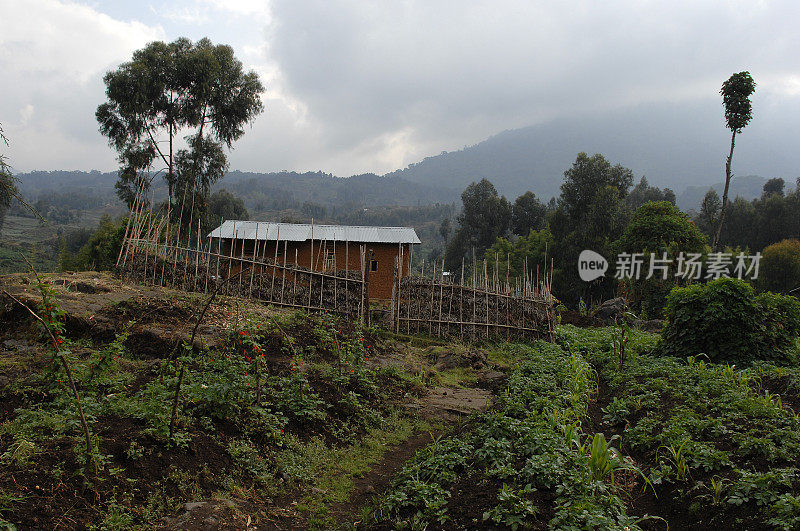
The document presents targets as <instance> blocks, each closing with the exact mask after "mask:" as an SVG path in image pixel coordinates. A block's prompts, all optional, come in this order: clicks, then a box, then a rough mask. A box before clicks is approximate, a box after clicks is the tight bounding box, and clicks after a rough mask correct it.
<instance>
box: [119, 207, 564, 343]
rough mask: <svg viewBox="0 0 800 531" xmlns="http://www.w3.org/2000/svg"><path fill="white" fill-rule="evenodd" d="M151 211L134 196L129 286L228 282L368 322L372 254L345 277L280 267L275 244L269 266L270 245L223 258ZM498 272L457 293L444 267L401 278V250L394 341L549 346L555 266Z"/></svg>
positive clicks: (279, 301) (238, 292) (126, 264)
mask: <svg viewBox="0 0 800 531" xmlns="http://www.w3.org/2000/svg"><path fill="white" fill-rule="evenodd" d="M145 202H146V201H144V200H143V197H142V194H137V197H136V200H135V202H134V205H133V208H132V209H131V215H130V217H129V220H128V225H127V226H126V230H125V236H124V239H123V245H122V248H121V250H120V253H119V256H118V259H117V270H118V272H119V273H120V274H121V276H122V277H123V279H125V278H129V279H135V280H136V281H137V282H140V283H144V284H152V285H154V286H155V285H158V286H162V287H171V288H175V289H181V290H185V291H195V292H203V293H207V292H209V291H211V290H213V289H215V287H216V286H217V283H219V282H222V281H223V279H230V280H228V281H227V282H226V283H225V285H224V286H223V287H222V293H223V294H226V295H234V296H239V297H246V298H251V299H255V300H259V301H262V302H265V303H269V304H274V305H276V306H283V307H291V308H302V309H304V310H307V311H324V310H327V311H332V312H336V313H339V314H343V315H348V316H352V317H356V318H358V319H361V320H362V322H369V308H370V300H369V267H368V264H369V257H368V256H367V248H366V245H364V244H357V245H353V252H357V253H358V256H359V257H360V262H359V263H360V270H357V271H352V270H350V271H347V270H344V269H338V268H337V264H336V263H335V262H334V263H333V264H326V266H325V267H324V268H323V269H324V271H318V270H313V269H311V268H307V267H304V266H301V265H300V264H299V263H298V260H297V251H295V256H294V261H293V262H292V261H291V258H290V257H289V256H287V255H286V253H287V250H288V244H287V242H284V250H283V253H282V256H281V259H280V260H279V256H278V246H279V245H275V244H274V243H272V246H274V248H275V250H274V253H275V256H274V257H273V258H272V259H270V258H267V257H265V256H264V254H265V252H264V250H265V249H266V245H267V242H261V241H259V240H255V242H254V245H253V249H252V253H251V254H247V255H246V254H245V250H244V246H243V245H240V246H239V249H240V250H239V251H237V250H236V246H234V245H231V246H229V249H228V250H227V252H228V254H225V253H224V252H223V250H222V246H221V239H217V240H216V242H214V241H213V240H212V239H211V238H201V231H200V222H199V220H198V221H197V225H196V228H195V226H194V224H193V222H192V220H190V221H189V227H191V228H192V229H195V230H188V228H187V227H186V226H184V227H183V228H182V227H181V225H180V224H178V226H177V227H175V226H174V225H172V224H170V223H169V222H168V219H169V210H168V211H167V213H166V216H160V217H159V216H155V215H153V214H152V212H150V211H149V210H146V209H145ZM272 246H271V247H272ZM215 247H216V248H215ZM323 248H325V242H323ZM348 249H349V247H348ZM237 252H238V255H237V254H236V253H237ZM348 252H349V251H348ZM473 254H474V253H473ZM409 262H410V260H409ZM496 262H497V267H495V268H494V271H493V272H492V274H491V276H490V275H489V273H488V267H487V262H486V260H484V261H483V264H482V265H483V275H480V274H479V270H480V265H481V264H479V263H475V262H473V264H472V265H473V267H472V276H471V278H465V275H464V273H465V268H464V263H463V261H462V264H461V277H460V279H461V280H460V283H459V284H454V283H452V282H451V281H450V280H449V279H450V278H451V277H450V276H447V275H445V273H444V263H442V264H441V267H440V268H439V271H438V274H437V270H436V269H437V266H436V265H434V266H433V267H432V271H431V268H429V273H430V276H426V275H425V266H424V263H423V266H422V271H421V274H420V275H417V276H409V275H408V274H407V272H406V271H403V269H402V268H403V264H404V263H405V262H404V256H403V248H402V246H399V256H398V258H397V259H396V261H395V275H394V279H395V281H394V287H393V295H392V299H391V303H390V304H391V306H390V313H389V316H390V320H389V323H388V324H390V325H391V327H392V328H393V329H394V330H395V331H397V332H406V333H412V332H413V333H427V334H430V335H436V336H439V337H459V338H462V339H477V338H481V337H493V336H494V337H497V336H499V337H508V338H512V337H513V338H526V339H527V338H542V337H548V336H549V335H550V334H551V332H552V328H553V298H552V296H551V295H550V285H551V281H552V278H551V275H552V266H551V268H550V271H551V274H550V275H548V274H547V273H544V274H543V275H542V276H541V277H540V276H539V274H538V270H537V274H536V277H535V278H534V276H533V275H532V274H529V272H528V267H527V264H526V266H525V268H524V273H523V275H522V278H519V279H514V280H513V281H512V280H511V278H510V271H509V270H508V268H507V270H506V275H505V279H504V280H501V278H500V269H501V268H500V267H499V264H500V262H499V260H496ZM346 263H347V264H349V263H350V260H349V258H348V259H347V260H346ZM507 263H508V262H507ZM232 277H233V278H232Z"/></svg>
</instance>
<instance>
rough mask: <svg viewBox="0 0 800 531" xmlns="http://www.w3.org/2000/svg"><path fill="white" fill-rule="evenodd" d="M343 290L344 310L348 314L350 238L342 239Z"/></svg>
mask: <svg viewBox="0 0 800 531" xmlns="http://www.w3.org/2000/svg"><path fill="white" fill-rule="evenodd" d="M344 291H345V293H347V296H346V297H345V299H344V304H345V306H344V311H345V312H346V313H347V315H350V312H351V310H350V240H349V239H347V240H345V241H344Z"/></svg>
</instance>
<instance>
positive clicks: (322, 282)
mask: <svg viewBox="0 0 800 531" xmlns="http://www.w3.org/2000/svg"><path fill="white" fill-rule="evenodd" d="M319 252H321V253H322V273H323V275H321V276H320V277H319V307H320V308H322V307H323V302H322V296H323V294H324V293H325V275H324V273H325V254H326V253H327V252H328V240H324V241H323V242H322V245H320V251H319ZM317 266H319V260H317Z"/></svg>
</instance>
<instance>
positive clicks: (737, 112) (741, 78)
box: [719, 71, 756, 133]
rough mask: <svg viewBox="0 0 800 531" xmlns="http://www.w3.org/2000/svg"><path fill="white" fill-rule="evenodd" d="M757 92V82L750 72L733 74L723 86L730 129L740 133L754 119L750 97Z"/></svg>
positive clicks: (722, 90)
mask: <svg viewBox="0 0 800 531" xmlns="http://www.w3.org/2000/svg"><path fill="white" fill-rule="evenodd" d="M755 91H756V82H755V81H753V78H752V77H751V76H750V72H746V71H745V72H739V73H738V74H733V75H731V77H729V78H728V79H727V81H725V82H724V83H723V84H722V88H721V89H720V91H719V93H720V94H722V104H723V105H724V106H725V122H726V124H727V126H728V129H730V130H731V131H734V132H736V133H740V132H741V131H742V129H744V127H745V126H746V125H747V124H748V123H749V122H750V119H751V118H752V117H753V108H752V105H751V103H750V95H751V94H753V92H755Z"/></svg>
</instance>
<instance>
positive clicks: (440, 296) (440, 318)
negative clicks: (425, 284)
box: [436, 258, 444, 337]
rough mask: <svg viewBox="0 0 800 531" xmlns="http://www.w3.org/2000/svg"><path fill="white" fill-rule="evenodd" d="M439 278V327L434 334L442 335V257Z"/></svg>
mask: <svg viewBox="0 0 800 531" xmlns="http://www.w3.org/2000/svg"><path fill="white" fill-rule="evenodd" d="M440 274H441V277H442V278H441V279H440V282H439V327H438V329H437V332H436V335H437V336H438V337H442V299H444V258H442V269H441V272H440Z"/></svg>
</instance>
